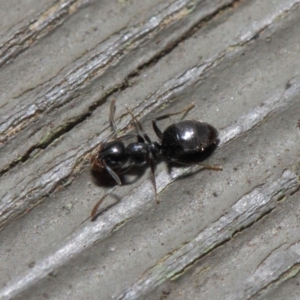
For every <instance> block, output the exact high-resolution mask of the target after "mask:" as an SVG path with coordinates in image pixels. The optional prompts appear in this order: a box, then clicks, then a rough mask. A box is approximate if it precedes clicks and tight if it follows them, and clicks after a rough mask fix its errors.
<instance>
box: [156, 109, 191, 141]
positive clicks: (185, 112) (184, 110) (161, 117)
mask: <svg viewBox="0 0 300 300" xmlns="http://www.w3.org/2000/svg"><path fill="white" fill-rule="evenodd" d="M194 107H195V104H194V103H192V104H190V105H188V106H187V107H186V108H185V109H183V110H181V111H178V112H176V113H170V114H166V115H162V116H160V117H158V118H156V119H154V120H152V127H153V130H154V131H155V133H156V135H157V136H158V138H159V139H162V137H163V133H162V131H161V130H160V129H159V128H158V126H157V124H156V122H157V121H160V120H163V119H166V118H169V117H171V116H176V115H180V114H182V113H183V116H182V118H181V119H183V118H184V117H185V116H186V114H187V113H188V112H189V111H190V110H191V109H192V108H194Z"/></svg>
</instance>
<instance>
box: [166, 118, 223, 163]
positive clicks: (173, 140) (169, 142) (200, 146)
mask: <svg viewBox="0 0 300 300" xmlns="http://www.w3.org/2000/svg"><path fill="white" fill-rule="evenodd" d="M217 141H218V131H217V129H215V128H214V127H213V126H211V125H210V124H207V123H203V122H200V121H195V120H185V121H181V122H178V123H175V124H172V125H170V126H169V127H167V128H166V130H165V131H164V132H163V137H162V141H161V151H162V155H163V156H165V157H166V158H167V159H169V160H171V161H178V162H182V163H184V162H187V163H188V162H190V163H192V162H196V161H197V160H199V159H201V156H203V154H204V153H205V152H206V150H209V149H210V148H212V147H215V146H216V145H217Z"/></svg>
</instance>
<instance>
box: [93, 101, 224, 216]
mask: <svg viewBox="0 0 300 300" xmlns="http://www.w3.org/2000/svg"><path fill="white" fill-rule="evenodd" d="M194 106H195V105H194V104H191V105H189V106H187V107H186V108H185V109H183V110H182V111H179V112H176V113H170V114H166V115H163V116H160V117H158V118H156V119H154V120H152V127H153V130H154V132H155V133H156V135H157V137H158V138H159V140H160V142H152V141H151V139H150V137H149V136H148V134H147V133H145V132H144V130H143V127H142V125H141V123H140V122H139V121H138V120H137V119H136V117H135V116H134V114H133V113H132V111H131V110H130V109H129V108H128V107H127V110H128V112H129V114H130V115H131V117H132V120H133V122H134V123H135V125H136V129H137V133H136V134H135V135H134V136H136V138H137V141H136V142H134V143H130V144H128V145H127V146H125V144H124V143H123V141H124V140H125V139H128V138H130V137H132V135H123V136H121V137H118V138H117V137H116V133H117V130H116V125H115V118H114V116H115V100H113V101H112V102H111V106H110V123H111V126H112V128H113V134H112V136H110V138H109V139H108V140H111V141H107V140H106V141H104V142H103V143H101V144H100V146H99V148H98V150H97V153H96V154H95V155H93V156H92V158H91V165H92V169H93V170H95V171H99V172H103V171H104V170H106V171H107V173H108V174H109V175H110V176H111V177H112V178H113V179H114V180H115V181H116V183H117V184H118V185H121V184H122V183H121V180H120V177H119V175H120V174H122V173H125V172H127V171H128V170H129V169H130V168H131V167H133V166H144V165H146V164H148V165H150V168H151V174H152V179H153V186H154V193H155V198H156V201H157V202H159V201H158V199H157V188H156V181H155V166H156V162H157V160H158V158H163V159H165V160H167V161H168V162H174V163H177V164H181V165H192V164H198V165H201V166H202V167H203V168H205V169H210V170H217V171H219V170H222V167H220V166H210V165H205V164H201V163H199V161H201V160H203V158H204V159H205V158H206V157H205V153H207V152H209V154H210V153H211V152H212V151H213V150H214V149H215V148H216V147H217V145H218V141H219V140H218V131H217V129H216V128H214V127H213V126H212V125H210V124H208V123H204V122H200V121H197V120H181V121H179V122H177V123H174V124H172V125H170V126H169V127H167V128H166V129H165V130H164V131H163V132H162V131H161V130H160V129H159V128H158V126H157V124H156V122H157V121H160V120H163V119H166V118H169V117H170V116H174V115H179V114H184V116H185V115H186V114H187V112H188V111H189V110H191V109H192V108H193V107H194ZM138 131H140V133H139V132H138ZM206 156H207V155H206ZM104 198H105V196H104V197H102V198H101V199H100V200H99V201H98V203H97V204H96V205H95V206H94V208H93V210H92V212H91V218H92V220H94V219H95V216H96V213H97V210H98V207H99V206H100V204H101V203H102V201H103V200H104Z"/></svg>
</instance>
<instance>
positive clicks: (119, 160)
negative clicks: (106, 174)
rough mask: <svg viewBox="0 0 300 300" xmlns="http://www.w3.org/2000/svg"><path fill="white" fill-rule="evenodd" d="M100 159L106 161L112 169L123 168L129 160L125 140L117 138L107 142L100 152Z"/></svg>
mask: <svg viewBox="0 0 300 300" xmlns="http://www.w3.org/2000/svg"><path fill="white" fill-rule="evenodd" d="M98 161H99V162H101V161H105V163H106V164H107V165H108V166H109V167H111V168H112V169H118V168H122V167H123V166H124V164H125V163H126V162H127V154H126V150H125V146H124V144H123V142H121V141H118V140H116V141H113V142H109V143H106V144H105V145H104V146H103V147H102V148H101V149H100V150H99V152H98Z"/></svg>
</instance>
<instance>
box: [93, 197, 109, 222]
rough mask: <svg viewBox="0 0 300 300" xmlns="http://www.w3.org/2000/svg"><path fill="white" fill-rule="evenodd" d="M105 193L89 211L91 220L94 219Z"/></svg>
mask: <svg viewBox="0 0 300 300" xmlns="http://www.w3.org/2000/svg"><path fill="white" fill-rule="evenodd" d="M106 196H107V195H104V196H103V197H102V198H101V199H100V200H99V201H98V202H97V203H96V204H95V206H94V207H93V209H92V211H91V220H92V222H93V221H95V220H96V218H95V217H96V214H97V211H98V208H99V206H100V205H101V203H102V202H103V200H104V199H105V198H106Z"/></svg>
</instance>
